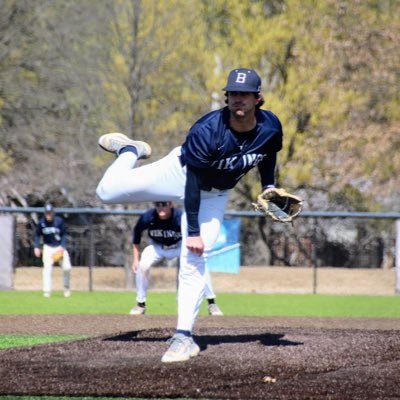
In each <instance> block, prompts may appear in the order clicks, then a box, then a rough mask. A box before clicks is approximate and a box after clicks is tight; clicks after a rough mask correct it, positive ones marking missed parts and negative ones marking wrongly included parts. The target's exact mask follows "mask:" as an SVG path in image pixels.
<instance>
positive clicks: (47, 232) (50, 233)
mask: <svg viewBox="0 0 400 400" xmlns="http://www.w3.org/2000/svg"><path fill="white" fill-rule="evenodd" d="M67 235H68V232H67V226H66V224H65V221H64V219H63V218H61V217H59V216H56V215H55V213H54V208H53V205H52V204H51V203H46V204H45V206H44V217H42V218H40V219H39V223H38V225H37V227H36V231H35V236H34V239H33V240H34V253H35V256H36V257H38V258H39V257H40V256H42V261H43V271H42V276H43V296H44V297H50V296H51V291H52V272H53V265H54V264H55V261H54V259H53V257H54V256H55V254H56V253H62V258H60V261H59V262H60V264H61V267H62V269H63V278H64V282H63V283H64V296H65V297H69V296H70V295H71V291H70V276H71V268H72V266H71V261H70V257H69V254H68V251H67ZM41 239H43V251H42V250H41V249H40V242H41Z"/></svg>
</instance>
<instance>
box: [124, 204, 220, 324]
mask: <svg viewBox="0 0 400 400" xmlns="http://www.w3.org/2000/svg"><path fill="white" fill-rule="evenodd" d="M154 205H155V208H151V209H150V210H147V211H146V212H145V213H144V214H142V215H141V216H140V218H139V219H138V221H137V223H136V225H135V227H134V229H133V240H132V242H133V263H132V270H133V272H134V273H135V274H136V292H137V296H136V301H137V305H136V307H133V308H132V310H131V311H130V314H131V315H142V314H144V313H145V312H146V294H147V288H148V285H149V275H150V267H151V266H153V265H154V264H156V263H157V262H159V261H161V260H163V259H167V260H172V259H174V258H177V257H179V255H180V252H181V242H182V240H181V239H182V233H181V219H182V210H181V209H179V208H175V207H173V206H172V203H171V202H170V201H158V202H155V203H154ZM146 230H147V233H148V235H149V237H150V239H151V244H150V245H148V246H147V247H145V249H144V250H143V252H142V254H141V257H140V262H139V256H140V241H141V238H142V233H143V232H144V231H146ZM206 274H207V275H206V288H205V294H204V297H205V298H206V299H207V303H208V313H209V314H210V315H212V316H219V315H223V313H222V311H221V310H220V308H219V307H218V305H217V304H216V303H215V298H216V296H215V294H214V291H213V288H212V284H211V277H210V274H209V272H208V270H207V271H206Z"/></svg>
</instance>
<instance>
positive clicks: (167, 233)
mask: <svg viewBox="0 0 400 400" xmlns="http://www.w3.org/2000/svg"><path fill="white" fill-rule="evenodd" d="M171 211H172V214H171V216H170V217H169V218H168V219H160V217H159V216H158V214H157V210H156V209H155V208H152V209H150V210H148V211H146V212H145V213H144V214H142V215H141V216H140V218H139V220H138V221H137V223H136V225H135V227H134V229H133V240H132V241H133V244H140V240H141V238H142V233H143V232H144V231H145V230H147V233H148V235H149V237H150V238H151V239H152V240H153V242H155V243H158V244H160V245H163V246H172V245H174V244H177V243H178V242H179V241H180V240H181V239H182V233H181V218H182V210H180V209H179V208H172V209H171Z"/></svg>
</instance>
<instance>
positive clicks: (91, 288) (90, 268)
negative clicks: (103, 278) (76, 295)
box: [89, 215, 94, 292]
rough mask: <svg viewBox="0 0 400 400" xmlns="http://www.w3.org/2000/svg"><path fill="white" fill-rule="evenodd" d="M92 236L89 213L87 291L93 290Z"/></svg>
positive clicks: (91, 219) (91, 222)
mask: <svg viewBox="0 0 400 400" xmlns="http://www.w3.org/2000/svg"><path fill="white" fill-rule="evenodd" d="M93 265H94V236H93V216H92V215H89V292H92V291H93Z"/></svg>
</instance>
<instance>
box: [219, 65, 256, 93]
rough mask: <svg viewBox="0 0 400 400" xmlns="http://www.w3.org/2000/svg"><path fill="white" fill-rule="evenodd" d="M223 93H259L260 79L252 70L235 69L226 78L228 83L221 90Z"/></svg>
mask: <svg viewBox="0 0 400 400" xmlns="http://www.w3.org/2000/svg"><path fill="white" fill-rule="evenodd" d="M222 90H225V92H254V93H258V92H261V78H260V77H259V76H258V74H257V72H256V71H254V69H249V68H237V69H234V70H232V71H231V72H230V73H229V76H228V82H227V84H226V86H225V87H224V88H223V89H222Z"/></svg>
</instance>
